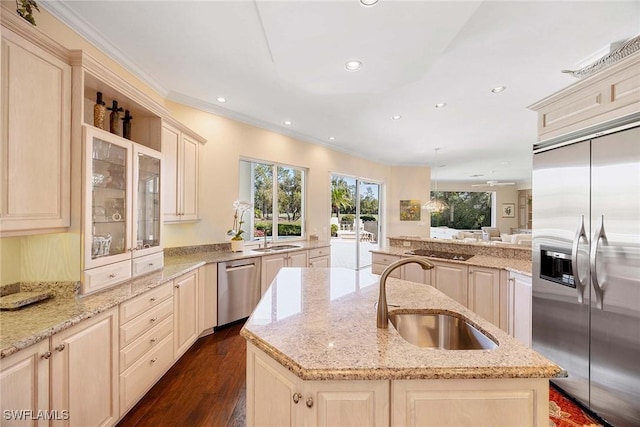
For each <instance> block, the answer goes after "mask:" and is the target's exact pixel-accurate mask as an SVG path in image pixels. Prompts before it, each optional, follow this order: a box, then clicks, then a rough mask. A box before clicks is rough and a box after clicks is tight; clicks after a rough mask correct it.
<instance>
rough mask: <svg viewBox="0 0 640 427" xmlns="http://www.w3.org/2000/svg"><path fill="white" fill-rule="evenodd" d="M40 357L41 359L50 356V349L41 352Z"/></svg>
mask: <svg viewBox="0 0 640 427" xmlns="http://www.w3.org/2000/svg"><path fill="white" fill-rule="evenodd" d="M40 357H42V358H43V359H48V358H50V357H51V352H50V351H45V352H44V353H42V356H40Z"/></svg>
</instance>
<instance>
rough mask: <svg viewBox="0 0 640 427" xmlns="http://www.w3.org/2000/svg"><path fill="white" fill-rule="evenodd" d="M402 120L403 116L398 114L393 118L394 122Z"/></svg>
mask: <svg viewBox="0 0 640 427" xmlns="http://www.w3.org/2000/svg"><path fill="white" fill-rule="evenodd" d="M401 118H402V116H401V115H400V114H396V115H394V116H391V119H392V120H400V119H401Z"/></svg>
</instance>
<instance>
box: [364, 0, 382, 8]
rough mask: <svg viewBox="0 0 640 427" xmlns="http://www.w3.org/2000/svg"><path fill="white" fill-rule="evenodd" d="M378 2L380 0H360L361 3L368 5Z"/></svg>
mask: <svg viewBox="0 0 640 427" xmlns="http://www.w3.org/2000/svg"><path fill="white" fill-rule="evenodd" d="M376 3H378V0H360V4H361V5H363V6H367V7H369V6H373V5H374V4H376Z"/></svg>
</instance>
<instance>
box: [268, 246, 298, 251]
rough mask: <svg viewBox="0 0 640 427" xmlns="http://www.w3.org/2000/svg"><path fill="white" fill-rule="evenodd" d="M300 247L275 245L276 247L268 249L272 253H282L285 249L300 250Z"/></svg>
mask: <svg viewBox="0 0 640 427" xmlns="http://www.w3.org/2000/svg"><path fill="white" fill-rule="evenodd" d="M301 247H302V246H300V245H276V246H271V248H270V249H272V250H274V251H283V250H285V249H296V248H301Z"/></svg>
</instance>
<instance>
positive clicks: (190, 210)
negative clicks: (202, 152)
mask: <svg viewBox="0 0 640 427" xmlns="http://www.w3.org/2000/svg"><path fill="white" fill-rule="evenodd" d="M198 149H199V147H198V142H197V141H196V140H195V139H193V138H191V137H190V136H188V135H186V134H185V133H183V132H181V131H180V130H178V129H176V128H175V127H173V126H171V125H169V124H168V123H163V125H162V153H163V154H164V156H165V175H164V190H165V192H164V201H163V205H162V206H163V208H162V212H163V215H164V220H165V221H166V222H167V223H171V222H180V221H195V220H197V219H198Z"/></svg>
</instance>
